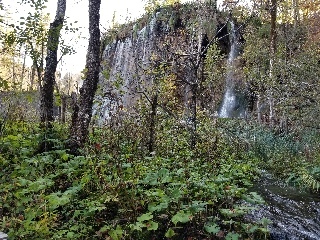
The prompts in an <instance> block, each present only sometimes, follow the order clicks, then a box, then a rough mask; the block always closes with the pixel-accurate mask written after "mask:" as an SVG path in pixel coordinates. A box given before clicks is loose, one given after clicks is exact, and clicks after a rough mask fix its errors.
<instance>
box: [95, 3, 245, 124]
mask: <svg viewBox="0 0 320 240" xmlns="http://www.w3.org/2000/svg"><path fill="white" fill-rule="evenodd" d="M222 16H223V14H222V13H217V11H216V9H214V8H212V7H211V6H206V5H205V4H195V3H194V4H187V5H178V4H176V5H174V6H173V7H166V8H162V9H158V10H157V11H156V12H155V13H153V14H152V15H149V16H145V17H143V18H142V19H140V20H138V21H136V22H135V23H130V24H127V25H125V26H122V28H120V30H118V32H116V33H114V32H113V33H109V35H108V36H107V37H106V39H108V41H107V42H106V44H105V47H104V50H103V55H102V70H101V74H100V77H101V79H100V88H99V91H98V93H97V98H96V99H97V100H96V105H95V115H96V116H98V119H99V121H100V122H103V121H104V120H106V119H108V118H110V116H111V115H112V114H114V113H115V112H117V111H118V110H119V109H126V110H129V109H131V110H129V111H133V110H132V108H133V106H134V105H135V103H136V102H137V101H138V100H139V99H142V98H146V99H148V98H149V99H151V98H152V97H151V96H154V95H157V96H158V93H159V91H160V88H161V83H160V81H162V80H163V79H171V80H170V81H172V85H173V86H174V89H175V91H174V95H175V97H176V98H177V99H178V102H179V105H180V106H181V107H182V108H183V109H184V111H185V112H186V114H187V112H188V109H189V108H190V107H191V106H190V104H191V99H192V97H194V96H193V95H195V94H196V95H197V96H198V97H197V98H196V102H197V104H199V106H200V105H201V106H203V107H207V108H208V106H206V105H208V101H211V100H210V96H209V97H208V96H207V99H204V98H201V88H202V82H204V81H205V78H206V74H205V72H204V59H205V58H206V55H207V50H208V47H209V46H210V44H212V43H213V42H214V41H215V40H218V45H219V46H220V49H221V51H222V53H224V54H225V55H226V56H227V55H228V53H229V52H230V49H231V50H232V48H231V46H232V44H231V41H230V37H229V35H230V34H229V31H228V28H230V27H228V25H230V24H228V22H229V17H227V16H226V17H222ZM169 76H171V77H169ZM194 89H196V90H194ZM222 94H223V91H222V92H221V96H220V98H221V99H222ZM221 99H220V101H222V100H221ZM162 101H168V100H165V99H162ZM212 101H213V100H212ZM214 106H215V107H214V108H212V109H209V110H210V112H212V113H213V112H214V111H218V109H217V106H218V104H214ZM233 108H235V105H234V106H233ZM238 111H239V110H238ZM241 111H242V110H241ZM230 116H231V115H230ZM236 116H240V113H237V115H236ZM223 117H229V116H223ZM232 117H234V115H232Z"/></svg>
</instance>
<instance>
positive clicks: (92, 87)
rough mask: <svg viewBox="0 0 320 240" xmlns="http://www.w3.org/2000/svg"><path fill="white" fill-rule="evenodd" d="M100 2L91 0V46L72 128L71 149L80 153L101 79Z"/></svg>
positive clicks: (74, 152)
mask: <svg viewBox="0 0 320 240" xmlns="http://www.w3.org/2000/svg"><path fill="white" fill-rule="evenodd" d="M100 4H101V0H89V33H90V38H89V47H88V52H87V60H86V71H87V72H86V77H85V80H84V82H83V85H82V87H81V89H80V97H79V101H78V103H77V104H75V106H74V112H73V116H72V125H71V128H70V137H69V144H68V145H69V146H68V147H69V149H70V152H71V153H73V154H78V153H79V149H80V148H82V147H83V146H84V144H85V141H86V139H87V137H88V128H89V124H90V121H91V116H92V105H93V99H94V94H95V92H96V90H97V86H98V81H99V67H100V44H101V43H100V29H99V22H100Z"/></svg>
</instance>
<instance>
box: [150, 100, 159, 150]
mask: <svg viewBox="0 0 320 240" xmlns="http://www.w3.org/2000/svg"><path fill="white" fill-rule="evenodd" d="M157 107H158V94H156V95H154V96H153V97H152V101H151V113H150V128H149V143H148V150H149V153H152V152H153V151H154V142H155V135H156V127H155V126H156V116H157Z"/></svg>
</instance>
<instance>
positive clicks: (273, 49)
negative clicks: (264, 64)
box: [269, 0, 277, 127]
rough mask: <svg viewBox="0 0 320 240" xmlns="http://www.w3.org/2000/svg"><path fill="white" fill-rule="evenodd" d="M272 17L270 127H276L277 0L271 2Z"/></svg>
mask: <svg viewBox="0 0 320 240" xmlns="http://www.w3.org/2000/svg"><path fill="white" fill-rule="evenodd" d="M270 15H271V29H270V72H269V77H270V82H271V86H270V90H269V107H270V110H269V112H270V113H269V120H270V126H271V127H273V126H274V120H275V116H274V98H273V90H272V88H273V85H274V60H275V55H276V38H277V32H276V21H277V0H271V9H270Z"/></svg>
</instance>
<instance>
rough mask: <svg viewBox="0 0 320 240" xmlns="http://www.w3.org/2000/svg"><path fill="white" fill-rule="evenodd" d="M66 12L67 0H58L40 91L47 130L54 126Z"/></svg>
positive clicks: (44, 148)
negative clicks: (55, 97) (54, 94)
mask: <svg viewBox="0 0 320 240" xmlns="http://www.w3.org/2000/svg"><path fill="white" fill-rule="evenodd" d="M65 12H66V0H58V4H57V12H56V16H55V19H54V21H53V22H52V23H51V24H50V29H49V34H48V42H47V57H46V68H45V72H44V77H43V85H42V89H41V91H40V95H41V97H40V101H41V103H40V120H41V124H42V128H43V129H44V130H45V132H47V130H49V131H50V129H51V128H52V122H53V120H54V116H53V91H54V83H55V73H56V69H57V65H58V59H57V52H58V46H59V37H60V31H61V28H62V26H63V21H64V17H65ZM40 147H41V148H42V150H44V151H47V150H48V148H50V147H49V145H48V143H47V140H46V139H44V141H43V143H42V144H41V146H40Z"/></svg>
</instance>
